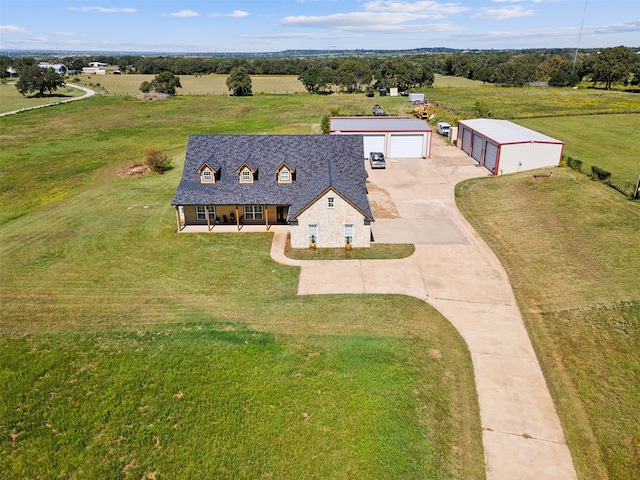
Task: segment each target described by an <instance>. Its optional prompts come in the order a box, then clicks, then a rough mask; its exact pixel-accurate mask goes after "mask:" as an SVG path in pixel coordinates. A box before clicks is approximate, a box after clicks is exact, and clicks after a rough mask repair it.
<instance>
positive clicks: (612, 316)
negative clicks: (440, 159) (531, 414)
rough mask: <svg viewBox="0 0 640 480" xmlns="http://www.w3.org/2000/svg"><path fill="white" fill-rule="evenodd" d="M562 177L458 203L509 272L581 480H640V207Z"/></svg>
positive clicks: (475, 187) (486, 189) (502, 180)
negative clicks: (608, 479) (637, 479)
mask: <svg viewBox="0 0 640 480" xmlns="http://www.w3.org/2000/svg"><path fill="white" fill-rule="evenodd" d="M621 140H622V141H624V134H622V135H621ZM592 146H593V148H594V149H597V148H598V145H597V142H595V144H592ZM637 149H638V144H637V143H636V144H635V152H636V154H637ZM633 152H634V150H632V151H630V152H629V153H630V154H631V155H633ZM636 158H637V156H636ZM555 173H556V174H555V175H554V176H553V177H551V178H546V179H534V178H533V176H532V175H531V174H529V173H526V174H525V173H523V174H517V175H506V176H504V177H497V178H491V179H482V180H471V181H467V182H464V183H462V184H459V185H458V188H457V200H458V204H459V206H460V208H461V210H462V211H463V212H464V214H465V216H466V217H467V218H468V219H469V220H470V221H471V223H472V224H473V225H474V227H475V228H476V229H477V230H478V231H479V232H480V233H481V235H482V236H483V237H484V238H485V240H487V241H488V242H489V244H490V245H491V247H492V248H493V249H494V251H495V252H496V254H497V255H498V256H499V258H500V260H501V261H502V263H503V265H504V266H505V268H506V270H507V273H508V275H509V278H510V280H511V282H512V285H513V288H514V291H515V294H516V297H517V299H518V302H519V304H520V307H521V311H522V313H523V316H524V319H525V323H526V325H527V328H528V330H529V334H530V336H531V338H532V341H533V344H534V347H535V349H536V351H537V353H538V359H539V361H540V363H541V365H542V368H543V371H544V374H545V378H546V380H547V383H548V385H549V387H550V389H551V392H552V395H553V397H554V400H555V404H556V407H557V409H558V412H559V414H560V417H561V420H562V423H563V426H564V429H565V434H566V436H567V439H568V444H569V447H570V449H571V453H572V456H573V459H574V463H575V465H576V468H577V470H578V474H579V478H583V479H592V478H593V479H596V478H597V479H601V478H611V479H620V480H623V479H630V478H640V357H639V356H638V352H640V275H638V267H639V266H640V248H638V238H639V233H640V224H639V219H640V203H638V202H632V201H630V200H628V199H627V198H625V197H623V196H622V195H620V194H618V193H617V192H615V191H613V190H612V189H610V188H608V187H606V186H605V185H602V184H599V183H596V182H593V181H591V180H590V179H588V177H586V176H585V175H582V174H580V173H577V172H574V171H572V170H570V169H556V170H555Z"/></svg>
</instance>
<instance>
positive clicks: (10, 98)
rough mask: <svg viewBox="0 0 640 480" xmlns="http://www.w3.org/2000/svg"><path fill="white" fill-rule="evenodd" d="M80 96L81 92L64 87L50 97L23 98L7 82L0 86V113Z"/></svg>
mask: <svg viewBox="0 0 640 480" xmlns="http://www.w3.org/2000/svg"><path fill="white" fill-rule="evenodd" d="M82 95H84V92H83V91H82V90H79V89H77V88H70V87H65V88H59V89H58V90H56V91H55V93H54V94H53V95H51V96H50V97H36V96H33V95H29V96H26V97H24V96H22V94H21V93H20V92H18V90H17V89H16V85H15V82H9V83H5V84H0V113H3V112H12V111H14V110H20V109H21V108H27V107H37V106H39V105H46V104H48V103H55V102H59V101H60V100H66V99H68V98H72V97H81V96H82Z"/></svg>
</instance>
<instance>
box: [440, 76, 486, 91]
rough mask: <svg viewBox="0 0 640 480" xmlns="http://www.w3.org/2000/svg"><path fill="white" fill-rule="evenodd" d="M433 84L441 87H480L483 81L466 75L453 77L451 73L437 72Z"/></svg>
mask: <svg viewBox="0 0 640 480" xmlns="http://www.w3.org/2000/svg"><path fill="white" fill-rule="evenodd" d="M433 86H434V87H436V88H440V87H480V86H482V82H479V81H477V80H469V79H468V78H464V77H452V76H450V75H440V74H438V73H436V74H435V78H434V82H433Z"/></svg>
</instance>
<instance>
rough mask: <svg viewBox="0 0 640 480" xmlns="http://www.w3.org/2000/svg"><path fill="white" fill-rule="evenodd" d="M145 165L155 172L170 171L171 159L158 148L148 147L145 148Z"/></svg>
mask: <svg viewBox="0 0 640 480" xmlns="http://www.w3.org/2000/svg"><path fill="white" fill-rule="evenodd" d="M144 163H145V164H146V165H147V166H148V167H150V168H151V169H153V170H156V171H157V170H169V169H170V168H171V159H170V158H169V157H168V156H167V154H166V153H164V152H163V151H162V150H160V149H159V148H158V147H154V146H151V145H147V146H146V147H144Z"/></svg>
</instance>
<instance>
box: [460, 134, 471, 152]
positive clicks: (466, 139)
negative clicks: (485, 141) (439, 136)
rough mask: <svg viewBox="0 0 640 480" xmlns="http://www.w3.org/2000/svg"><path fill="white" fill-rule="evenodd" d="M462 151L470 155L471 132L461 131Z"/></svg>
mask: <svg viewBox="0 0 640 480" xmlns="http://www.w3.org/2000/svg"><path fill="white" fill-rule="evenodd" d="M462 151H463V152H464V153H466V154H467V155H471V130H468V129H466V128H463V129H462Z"/></svg>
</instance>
